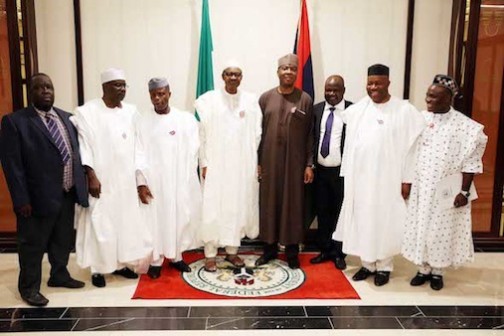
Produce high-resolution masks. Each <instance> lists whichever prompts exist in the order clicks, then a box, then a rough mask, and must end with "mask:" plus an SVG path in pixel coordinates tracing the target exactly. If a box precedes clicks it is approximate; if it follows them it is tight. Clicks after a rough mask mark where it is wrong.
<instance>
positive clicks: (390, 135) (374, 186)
mask: <svg viewBox="0 0 504 336" xmlns="http://www.w3.org/2000/svg"><path fill="white" fill-rule="evenodd" d="M389 85H390V80H389V68H388V67H387V66H385V65H382V64H375V65H372V66H370V67H369V68H368V78H367V93H368V96H367V97H365V98H363V99H362V100H360V101H359V102H358V103H356V104H354V105H352V106H350V107H349V108H348V109H346V110H345V111H344V112H343V113H342V118H343V120H344V122H345V123H346V124H347V127H346V139H345V151H344V152H343V160H342V164H341V175H342V176H344V178H345V191H344V199H343V207H342V210H341V213H340V216H339V220H338V225H337V228H336V232H335V234H334V235H333V238H334V239H335V240H337V241H342V242H343V252H345V253H347V254H353V255H356V256H359V257H360V258H361V262H362V267H361V269H360V270H359V271H358V272H357V273H356V274H355V275H354V276H353V280H354V281H360V280H365V279H366V278H368V277H369V276H370V275H375V279H374V283H375V285H376V286H383V285H384V284H386V283H387V282H388V281H389V277H390V272H391V271H392V270H393V263H392V259H393V257H394V256H395V255H396V254H398V253H400V251H401V240H402V232H403V226H404V220H405V216H406V204H405V198H406V197H407V195H406V194H405V193H402V192H401V191H402V190H401V188H402V186H405V184H403V183H405V182H411V170H412V160H411V159H412V155H411V154H410V149H411V148H412V147H413V144H414V142H415V140H416V138H417V137H418V135H419V134H420V132H421V131H422V130H423V128H424V127H425V120H424V119H423V118H422V115H421V114H420V113H419V112H418V111H417V110H416V109H415V107H414V106H413V105H411V104H410V103H409V102H407V101H404V100H401V99H399V98H396V97H394V96H391V95H390V93H389V91H388V88H389ZM403 198H404V199H403Z"/></svg>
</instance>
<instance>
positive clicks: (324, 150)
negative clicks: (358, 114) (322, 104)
mask: <svg viewBox="0 0 504 336" xmlns="http://www.w3.org/2000/svg"><path fill="white" fill-rule="evenodd" d="M334 110H335V108H334V107H330V108H329V111H330V112H329V116H328V117H327V121H326V124H325V132H324V139H322V147H320V154H321V155H322V157H323V158H325V157H327V155H329V145H330V144H331V130H332V124H333V120H334Z"/></svg>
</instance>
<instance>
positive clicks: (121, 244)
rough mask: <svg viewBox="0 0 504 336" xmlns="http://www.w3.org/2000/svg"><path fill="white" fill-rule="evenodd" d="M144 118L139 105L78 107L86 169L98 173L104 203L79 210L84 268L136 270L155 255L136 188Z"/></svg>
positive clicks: (94, 103) (99, 102) (76, 121)
mask: <svg viewBox="0 0 504 336" xmlns="http://www.w3.org/2000/svg"><path fill="white" fill-rule="evenodd" d="M138 116H139V113H138V111H137V109H136V107H135V106H134V105H130V104H126V103H122V108H108V107H107V106H106V105H105V103H104V102H103V100H102V99H95V100H92V101H90V102H87V103H86V104H84V105H83V106H79V107H77V109H76V111H75V115H74V116H72V117H71V120H72V122H73V123H74V125H75V126H76V128H77V132H78V134H79V142H80V154H81V158H82V164H83V165H85V166H89V167H91V168H93V169H94V171H95V173H96V176H97V177H98V179H99V181H100V183H101V194H100V198H94V197H92V196H89V208H81V207H77V212H76V217H75V223H76V229H77V237H76V254H77V263H78V264H79V266H81V267H83V268H85V267H91V270H92V272H97V273H111V272H113V271H115V270H117V269H119V268H122V267H124V266H125V265H132V266H136V265H137V264H138V262H140V261H145V259H146V258H147V257H148V256H149V255H150V254H151V251H152V247H151V245H150V242H149V234H148V230H146V227H145V223H143V222H142V219H141V216H140V205H139V200H138V195H137V190H136V182H135V138H136V122H137V118H138Z"/></svg>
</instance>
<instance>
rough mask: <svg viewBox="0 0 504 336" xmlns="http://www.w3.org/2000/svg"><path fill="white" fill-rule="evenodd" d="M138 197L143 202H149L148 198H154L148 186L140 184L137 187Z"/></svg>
mask: <svg viewBox="0 0 504 336" xmlns="http://www.w3.org/2000/svg"><path fill="white" fill-rule="evenodd" d="M137 191H138V197H139V198H140V201H141V202H142V203H143V204H149V200H150V199H151V198H154V196H152V194H151V191H150V189H149V187H148V186H145V185H142V186H138V187H137Z"/></svg>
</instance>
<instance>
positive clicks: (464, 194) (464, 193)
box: [460, 190, 471, 198]
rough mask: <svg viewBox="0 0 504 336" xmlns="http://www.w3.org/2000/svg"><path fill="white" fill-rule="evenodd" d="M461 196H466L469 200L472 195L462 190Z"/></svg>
mask: <svg viewBox="0 0 504 336" xmlns="http://www.w3.org/2000/svg"><path fill="white" fill-rule="evenodd" d="M460 194H461V195H462V196H464V197H465V198H469V196H470V195H471V193H470V192H469V191H464V190H460Z"/></svg>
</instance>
